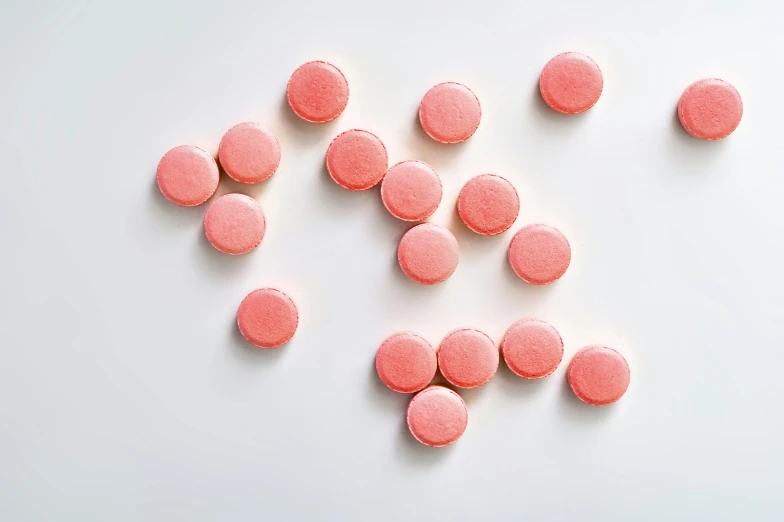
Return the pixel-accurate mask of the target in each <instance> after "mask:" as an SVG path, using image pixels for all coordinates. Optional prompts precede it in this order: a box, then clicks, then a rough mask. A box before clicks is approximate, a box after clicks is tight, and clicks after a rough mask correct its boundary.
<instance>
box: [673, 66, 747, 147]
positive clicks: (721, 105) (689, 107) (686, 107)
mask: <svg viewBox="0 0 784 522" xmlns="http://www.w3.org/2000/svg"><path fill="white" fill-rule="evenodd" d="M742 116H743V101H742V100H741V98H740V94H739V93H738V91H737V89H735V87H733V86H732V85H731V84H730V83H728V82H725V81H724V80H719V79H716V78H707V79H704V80H699V81H697V82H694V83H692V84H691V85H689V86H688V87H686V90H685V91H683V94H682V95H681V99H680V101H679V102H678V118H679V119H680V120H681V125H683V128H684V129H686V132H688V133H689V134H691V135H692V136H694V137H695V138H699V139H702V140H720V139H722V138H726V137H727V136H729V135H730V134H732V132H733V131H734V130H735V129H736V128H738V125H740V120H741V117H742Z"/></svg>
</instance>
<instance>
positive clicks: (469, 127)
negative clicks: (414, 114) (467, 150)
mask: <svg viewBox="0 0 784 522" xmlns="http://www.w3.org/2000/svg"><path fill="white" fill-rule="evenodd" d="M481 119H482V107H481V106H480V105H479V98H477V97H476V95H475V94H474V93H473V91H471V89H469V88H468V87H466V86H465V85H463V84H461V83H455V82H447V83H440V84H438V85H436V86H435V87H433V88H432V89H430V90H429V91H427V93H425V96H424V97H423V98H422V102H421V103H420V104H419V122H420V123H421V124H422V129H424V131H425V132H426V133H427V134H428V135H429V136H430V137H431V138H433V139H434V140H436V141H439V142H441V143H460V142H461V141H465V140H467V139H468V138H470V137H471V136H473V135H474V133H475V132H476V129H477V128H478V127H479V121H480V120H481Z"/></svg>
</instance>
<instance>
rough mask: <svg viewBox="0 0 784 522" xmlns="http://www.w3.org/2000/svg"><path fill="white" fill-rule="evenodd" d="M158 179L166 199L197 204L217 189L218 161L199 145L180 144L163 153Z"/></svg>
mask: <svg viewBox="0 0 784 522" xmlns="http://www.w3.org/2000/svg"><path fill="white" fill-rule="evenodd" d="M156 178H157V181H158V188H159V189H160V191H161V193H162V194H163V195H164V197H165V198H166V199H168V200H169V201H171V202H172V203H174V204H176V205H180V206H182V207H195V206H196V205H201V204H202V203H204V202H205V201H207V200H208V199H210V198H211V197H212V195H213V194H215V191H216V190H217V189H218V179H219V173H218V164H217V163H215V158H213V157H212V155H210V154H209V153H207V152H206V151H204V150H202V149H200V148H199V147H195V146H193V145H180V146H179V147H174V148H173V149H171V150H170V151H169V152H167V153H166V154H164V155H163V157H162V158H161V161H160V162H159V163H158V170H157V172H156Z"/></svg>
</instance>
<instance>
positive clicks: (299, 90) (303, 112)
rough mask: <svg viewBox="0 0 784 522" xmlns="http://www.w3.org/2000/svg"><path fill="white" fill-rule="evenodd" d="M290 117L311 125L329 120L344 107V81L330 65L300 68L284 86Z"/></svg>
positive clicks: (346, 102) (345, 88) (340, 74)
mask: <svg viewBox="0 0 784 522" xmlns="http://www.w3.org/2000/svg"><path fill="white" fill-rule="evenodd" d="M286 98H287V99H288V102H289V106H291V110H292V111H294V114H296V115H297V116H299V117H300V118H302V119H303V120H305V121H309V122H311V123H326V122H328V121H332V120H334V119H335V118H337V117H338V116H340V114H341V113H342V112H343V109H345V108H346V105H347V104H348V82H347V81H346V77H345V76H343V73H342V72H341V71H340V69H338V68H337V67H335V66H334V65H332V64H331V63H327V62H323V61H313V62H308V63H305V64H303V65H300V66H299V67H298V68H297V70H296V71H294V73H292V75H291V78H289V83H288V85H287V86H286Z"/></svg>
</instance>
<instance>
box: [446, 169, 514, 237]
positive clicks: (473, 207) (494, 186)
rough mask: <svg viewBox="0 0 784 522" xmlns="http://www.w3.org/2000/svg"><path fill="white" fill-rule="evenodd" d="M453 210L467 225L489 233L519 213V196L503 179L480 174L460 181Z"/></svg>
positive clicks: (498, 230)
mask: <svg viewBox="0 0 784 522" xmlns="http://www.w3.org/2000/svg"><path fill="white" fill-rule="evenodd" d="M457 213H458V214H459V215H460V219H461V220H462V221H463V223H465V226H467V227H468V228H469V229H471V230H473V231H474V232H476V233H477V234H483V235H486V236H493V235H496V234H500V233H502V232H505V231H506V230H508V229H509V228H510V227H511V226H512V225H513V224H514V222H515V220H516V219H517V215H518V214H519V213H520V198H519V197H518V195H517V191H516V190H515V188H514V186H513V185H512V184H511V183H510V182H509V181H508V180H507V179H505V178H502V177H501V176H497V175H495V174H482V175H481V176H476V177H474V178H471V179H470V180H468V182H467V183H466V184H465V185H463V188H462V189H461V190H460V195H459V196H458V198H457Z"/></svg>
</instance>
